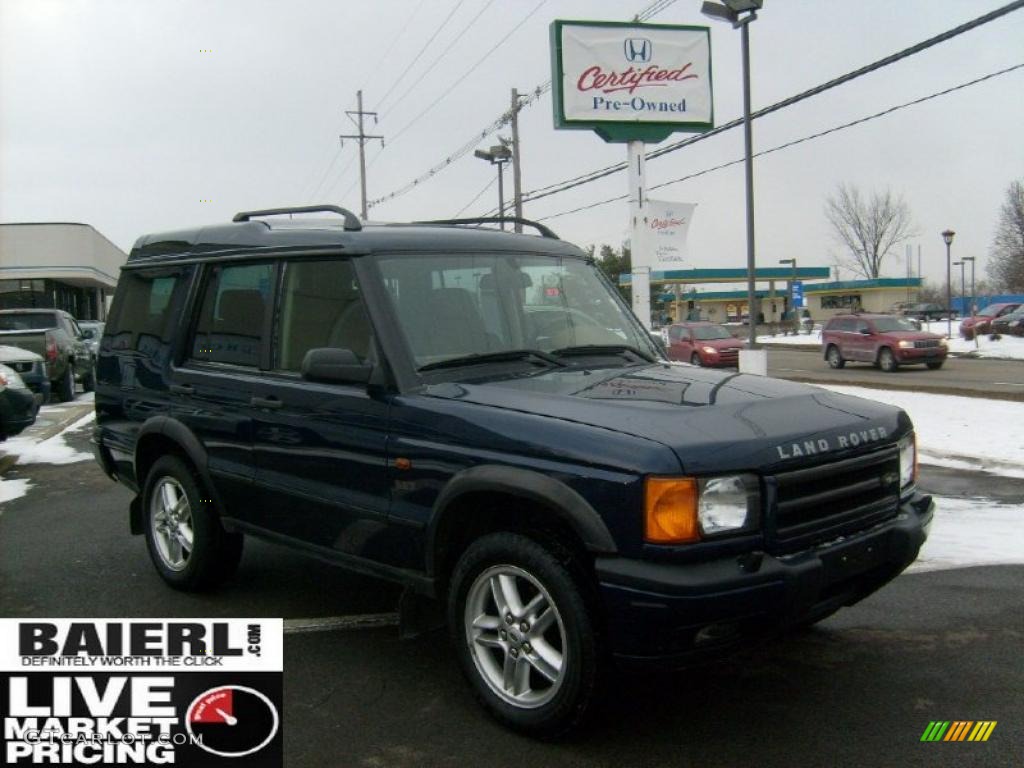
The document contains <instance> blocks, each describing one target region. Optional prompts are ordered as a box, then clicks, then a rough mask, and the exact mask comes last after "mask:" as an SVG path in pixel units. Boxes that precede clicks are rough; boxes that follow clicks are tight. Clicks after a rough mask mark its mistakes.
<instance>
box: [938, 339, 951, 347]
mask: <svg viewBox="0 0 1024 768" xmlns="http://www.w3.org/2000/svg"><path fill="white" fill-rule="evenodd" d="M939 346H940V347H948V346H949V344H948V343H947V342H946V340H945V339H939Z"/></svg>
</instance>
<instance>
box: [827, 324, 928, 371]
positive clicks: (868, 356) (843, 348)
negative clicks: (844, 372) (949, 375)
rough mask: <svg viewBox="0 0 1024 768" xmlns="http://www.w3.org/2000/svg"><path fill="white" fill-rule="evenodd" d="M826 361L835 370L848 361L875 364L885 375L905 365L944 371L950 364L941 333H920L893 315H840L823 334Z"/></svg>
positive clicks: (911, 325) (828, 325)
mask: <svg viewBox="0 0 1024 768" xmlns="http://www.w3.org/2000/svg"><path fill="white" fill-rule="evenodd" d="M821 344H822V348H823V349H824V352H825V359H826V360H828V364H829V365H830V366H832V367H833V368H842V367H843V366H844V365H846V363H847V361H861V362H865V363H874V364H875V365H877V366H878V367H879V368H881V369H882V370H883V371H895V370H896V369H897V368H898V367H899V366H901V365H919V364H922V363H923V364H924V365H927V366H928V367H929V368H931V369H933V370H934V369H936V368H941V367H942V364H943V363H944V362H946V353H947V352H948V350H947V348H946V340H945V338H943V337H942V336H940V335H939V334H937V333H928V332H926V331H919V330H917V329H916V328H915V327H914V325H913V324H912V323H911V322H910V321H909V320H907V319H904V318H902V317H893V316H892V315H836V316H835V317H833V318H832V319H831V320H829V321H828V323H827V324H826V325H825V330H823V331H822V332H821Z"/></svg>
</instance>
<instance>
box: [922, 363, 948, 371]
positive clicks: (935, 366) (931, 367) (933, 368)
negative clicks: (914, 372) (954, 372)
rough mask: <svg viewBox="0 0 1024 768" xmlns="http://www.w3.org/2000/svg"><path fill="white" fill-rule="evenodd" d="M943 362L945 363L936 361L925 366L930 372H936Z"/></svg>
mask: <svg viewBox="0 0 1024 768" xmlns="http://www.w3.org/2000/svg"><path fill="white" fill-rule="evenodd" d="M944 362H946V361H945V360H938V361H936V362H934V363H926V365H927V366H928V370H930V371H937V370H939V368H941V367H942V364H943V363H944Z"/></svg>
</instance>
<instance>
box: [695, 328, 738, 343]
mask: <svg viewBox="0 0 1024 768" xmlns="http://www.w3.org/2000/svg"><path fill="white" fill-rule="evenodd" d="M693 338H695V339H697V340H699V341H712V340H714V339H731V338H732V334H731V333H729V331H727V330H726V329H725V328H723V327H722V326H720V325H695V326H694V327H693Z"/></svg>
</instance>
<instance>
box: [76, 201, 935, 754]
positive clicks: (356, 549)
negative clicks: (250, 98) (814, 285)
mask: <svg viewBox="0 0 1024 768" xmlns="http://www.w3.org/2000/svg"><path fill="white" fill-rule="evenodd" d="M311 211H321V212H326V213H329V214H338V215H339V217H338V218H337V219H336V220H332V219H328V220H320V219H317V220H309V219H304V218H301V217H300V218H299V219H294V220H289V219H282V218H280V217H279V216H278V215H279V214H282V213H292V214H294V213H299V214H308V213H310V212H311ZM517 223H519V224H520V225H524V224H528V225H530V226H531V227H536V229H537V230H538V232H539V236H537V235H527V234H514V233H511V232H501V231H497V230H496V229H495V228H494V227H493V222H488V221H485V220H461V221H446V222H422V223H415V224H403V225H369V224H365V225H364V224H363V223H362V222H360V221H359V220H358V219H357V218H356V217H355V216H354V215H352V214H351V213H350V212H348V211H346V210H344V209H341V208H336V207H333V206H319V207H313V208H310V207H304V208H297V209H277V210H273V211H256V212H248V213H240V214H238V215H237V216H235V218H234V221H233V223H231V224H227V225H221V226H212V227H202V228H197V229H193V230H187V231H179V232H170V233H164V234H156V235H148V236H145V237H142V238H140V239H139V240H138V242H137V243H136V244H135V247H134V248H133V249H132V252H131V255H130V256H129V259H128V262H127V264H126V266H125V267H124V269H123V271H122V274H121V278H120V282H119V283H118V287H117V291H116V295H115V298H114V303H113V306H112V307H111V311H110V317H109V321H108V323H107V326H106V330H105V333H104V335H103V339H102V343H101V345H100V352H99V361H98V366H97V381H98V385H97V392H96V413H97V426H96V431H95V436H94V444H95V451H96V456H97V458H98V460H99V462H100V464H102V466H103V468H104V470H105V471H106V472H107V474H109V475H110V476H111V477H112V478H114V479H116V480H118V481H119V482H121V483H124V484H125V485H126V486H128V487H129V488H130V489H131V490H133V491H134V492H135V493H136V496H135V498H134V500H133V501H132V503H131V505H130V509H129V515H128V517H129V522H130V528H131V531H132V532H133V533H136V534H143V535H144V537H145V540H146V543H147V546H148V548H149V551H150V554H151V556H152V560H153V564H154V565H155V567H156V570H157V571H158V572H159V574H160V576H161V577H163V579H164V580H165V581H166V582H167V583H168V584H169V585H170V586H172V587H175V588H178V589H199V588H203V587H209V586H211V585H214V584H216V583H217V582H219V581H221V580H223V579H225V578H228V577H229V576H230V575H231V573H232V571H233V570H234V569H235V567H236V566H237V564H238V561H239V558H240V556H241V552H242V541H243V537H244V536H245V535H252V536H258V537H261V538H264V539H268V540H270V541H274V542H279V543H281V544H284V545H287V546H291V547H294V548H296V549H299V550H302V551H304V552H307V553H309V554H311V555H314V556H317V557H320V558H324V559H327V560H329V561H331V562H334V563H337V564H339V565H341V566H344V567H347V568H351V569H354V570H356V571H360V572H363V573H366V574H370V575H374V576H379V577H382V578H385V579H391V580H394V581H397V582H400V583H401V584H403V585H406V587H407V594H408V595H416V596H419V597H418V598H416V599H419V600H422V601H425V602H424V604H426V605H430V604H436V605H437V606H439V607H441V609H442V611H443V612H441V613H439V615H443V616H444V617H445V618H446V621H447V624H448V626H449V629H450V632H451V636H452V640H453V643H454V646H455V649H456V652H457V655H458V657H459V660H460V663H461V666H462V668H463V670H464V672H465V674H466V676H467V678H468V680H469V682H470V684H471V685H472V688H473V690H474V691H475V693H476V695H477V696H478V698H479V699H480V700H481V702H482V703H483V704H484V706H485V707H486V708H487V709H488V710H490V711H491V713H492V714H494V715H495V716H496V717H498V718H499V719H500V720H501V721H503V722H504V723H506V724H508V725H510V726H512V727H514V728H517V729H519V730H522V731H526V732H530V733H535V734H542V733H543V734H551V733H555V732H559V731H564V730H566V729H568V728H570V727H572V726H573V725H574V724H576V723H578V722H579V721H580V720H581V718H582V717H583V716H584V715H585V714H586V712H587V709H588V707H589V705H590V704H591V703H592V701H593V700H594V698H595V690H596V686H597V683H598V681H599V679H600V677H601V674H602V670H603V669H605V668H606V665H607V664H608V663H609V662H611V661H617V662H619V663H623V662H654V663H661V664H680V663H684V662H686V661H688V660H691V659H693V658H694V657H695V656H699V655H703V654H704V653H705V652H713V651H719V650H721V649H724V648H728V647H731V646H734V645H735V644H736V643H737V642H739V641H741V640H743V639H744V638H751V637H758V636H761V635H763V634H764V633H766V632H774V631H778V630H780V629H785V628H786V627H791V626H795V625H801V624H808V623H811V622H814V621H817V620H819V619H821V618H823V617H825V616H827V615H829V614H830V613H832V612H834V611H835V610H837V609H838V608H839V607H841V606H844V605H850V604H852V603H855V602H857V601H858V600H860V599H862V598H864V597H865V596H866V595H869V594H870V593H871V592H873V591H874V590H876V589H878V588H879V587H880V586H882V585H883V584H885V583H886V582H888V581H889V580H891V579H892V578H894V577H895V576H896V575H897V574H899V573H900V572H901V571H902V570H903V569H904V568H906V567H907V565H909V564H910V563H911V562H912V561H913V560H914V558H915V557H916V555H917V553H918V550H919V548H920V546H921V544H922V542H923V541H924V539H925V536H926V533H927V529H928V525H929V524H930V521H931V516H932V509H933V505H932V501H931V499H930V497H927V496H922V495H921V494H919V493H918V492H917V490H916V488H915V447H914V436H913V428H912V425H911V423H910V420H909V418H908V417H907V415H906V414H905V413H903V412H902V411H900V410H898V409H895V408H891V407H888V406H883V405H879V404H876V403H873V402H870V401H867V400H862V399H858V398H853V397H846V396H843V395H839V394H834V393H831V392H827V391H824V390H821V389H817V388H814V387H810V386H806V385H802V384H796V383H791V382H784V381H778V380H775V379H770V378H763V377H758V376H751V375H744V374H738V373H735V372H716V371H711V370H707V369H704V368H699V367H694V366H690V365H686V364H679V363H670V362H669V361H667V360H666V359H664V357H663V355H662V352H661V350H660V349H659V348H658V347H657V346H655V344H654V343H653V342H652V340H651V337H650V336H649V335H648V334H647V333H646V332H645V330H644V328H643V327H642V326H641V324H640V323H639V322H638V321H637V319H636V318H635V317H634V316H633V315H632V314H631V313H630V311H629V309H628V308H627V306H626V305H625V303H624V302H623V301H622V299H621V298H620V296H619V294H618V293H617V291H616V290H615V289H614V287H613V286H612V285H611V284H610V283H609V282H608V281H607V280H606V279H605V278H604V277H603V276H602V273H601V272H600V270H599V269H598V267H597V266H596V265H595V263H594V261H593V260H592V259H591V258H590V257H588V255H587V254H586V253H584V252H582V251H581V250H580V249H578V248H576V247H574V246H572V245H570V244H568V243H566V242H563V241H562V240H560V239H558V238H557V237H556V236H555V235H554V234H553V233H552V232H551V231H550V230H548V229H546V228H545V227H543V226H540V225H533V224H531V223H530V222H523V221H521V220H520V221H518V222H517ZM430 601H433V603H431V602H430ZM403 605H404V603H403Z"/></svg>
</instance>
